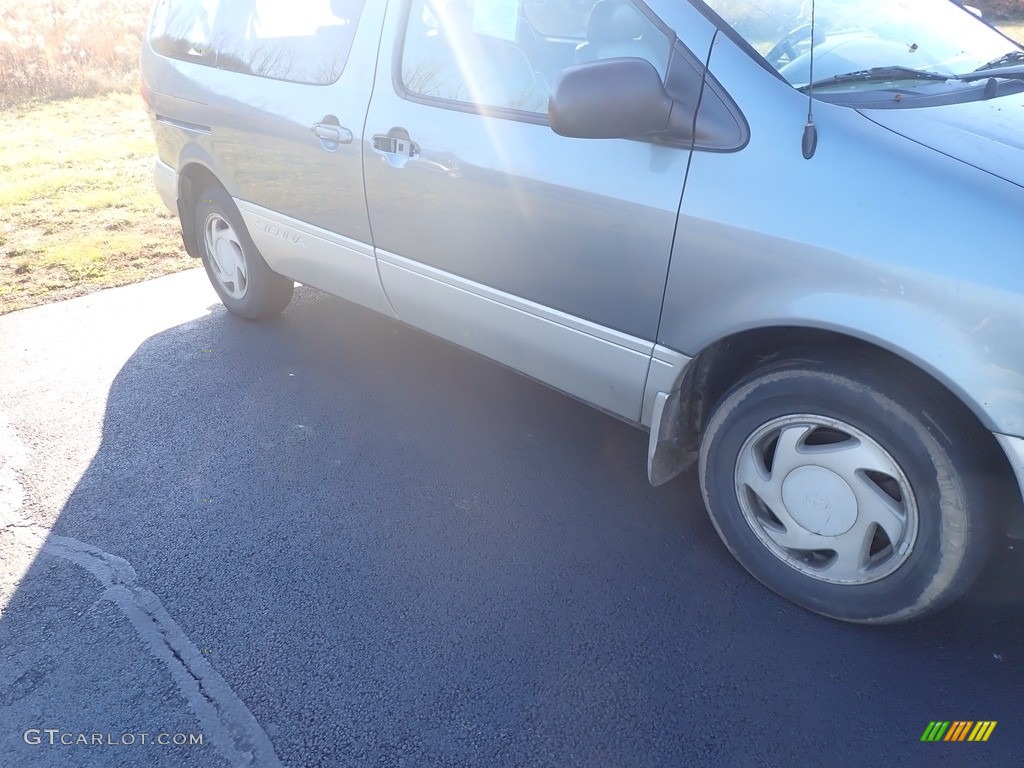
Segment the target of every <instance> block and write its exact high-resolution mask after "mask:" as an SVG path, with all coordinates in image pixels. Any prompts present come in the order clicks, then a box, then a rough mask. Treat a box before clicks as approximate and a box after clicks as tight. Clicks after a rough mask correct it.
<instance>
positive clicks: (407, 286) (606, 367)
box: [363, 0, 714, 421]
mask: <svg viewBox="0 0 1024 768" xmlns="http://www.w3.org/2000/svg"><path fill="white" fill-rule="evenodd" d="M549 3H550V5H549V6H548V9H547V10H548V11H550V10H551V6H556V5H558V3H554V2H550V0H549ZM545 5H546V4H545V3H540V2H533V3H531V2H529V0H527V2H526V3H525V4H522V3H520V0H411V1H408V2H392V3H390V8H389V11H388V17H387V18H386V20H385V27H384V36H383V42H382V46H381V52H380V59H379V64H378V72H377V79H376V84H375V87H374V93H373V97H372V99H371V102H370V108H369V113H368V116H367V124H366V133H365V135H364V137H363V140H364V159H365V179H366V193H367V202H368V206H369V215H370V222H371V225H372V229H373V236H374V244H375V246H376V253H377V258H378V266H379V269H380V274H381V281H382V283H383V285H384V288H385V291H386V292H387V294H388V297H389V299H390V300H391V303H392V305H393V307H394V309H395V311H396V313H397V314H398V316H399V318H401V319H402V320H405V321H407V322H409V323H411V324H413V325H416V326H418V327H420V328H423V329H425V330H427V331H429V332H431V333H434V334H436V335H439V336H441V337H444V338H448V339H451V340H453V341H455V342H457V343H459V344H461V345H463V346H466V347H469V348H471V349H474V350H476V351H478V352H481V353H483V354H485V355H487V356H489V357H492V358H494V359H497V360H499V361H501V362H503V363H506V364H508V365H510V366H512V367H514V368H516V369H518V370H520V371H523V372H524V373H526V374H528V375H530V376H533V377H535V378H537V379H540V380H542V381H545V382H547V383H548V384H551V385H553V386H555V387H557V388H559V389H562V390H563V391H566V392H569V393H571V394H574V395H576V396H578V397H581V398H583V399H585V400H587V401H588V402H590V403H593V404H594V405H597V406H598V407H600V408H603V409H605V410H607V411H609V412H612V413H615V414H617V415H619V416H622V417H624V418H627V419H629V420H632V421H639V420H640V410H641V404H642V400H643V389H644V385H645V381H646V377H647V372H648V366H649V364H650V359H651V354H652V351H653V348H654V340H655V339H656V337H657V331H658V323H659V316H660V311H661V305H662V298H663V293H664V288H665V281H666V276H667V272H668V267H669V257H670V253H671V250H672V242H673V234H674V230H675V226H676V217H677V213H678V210H679V205H680V199H681V195H682V192H683V183H684V180H685V175H686V168H687V163H688V160H689V156H690V147H689V146H687V145H680V144H667V143H658V142H656V141H644V140H626V139H611V140H608V139H601V140H595V139H577V138H566V137H563V136H559V135H556V134H555V133H554V132H553V131H552V130H551V128H550V127H549V126H548V122H547V105H548V96H549V94H550V88H551V83H552V82H553V81H554V79H555V78H556V77H557V76H558V74H559V73H560V72H561V71H562V70H564V69H565V68H566V67H568V66H571V65H573V64H578V63H585V62H588V61H594V60H598V59H602V58H611V57H620V56H635V57H639V58H645V59H647V60H648V61H650V62H651V63H652V64H654V66H655V68H656V69H658V71H659V73H660V74H661V76H662V77H663V79H664V77H665V75H666V71H667V70H668V68H669V60H670V58H671V59H672V61H673V65H672V66H673V67H675V66H676V59H677V58H679V57H677V56H674V55H673V45H674V44H675V39H674V38H675V36H674V34H673V33H672V32H671V31H670V30H669V29H667V28H665V27H664V25H662V24H661V23H660V22H659V21H658V19H657V18H656V17H654V16H653V14H652V13H651V12H650V11H649V10H648V9H647V7H646V6H644V5H643V4H641V3H639V2H632V0H600V2H595V3H593V8H592V9H590V12H589V20H588V19H587V18H586V17H581V18H580V19H579V20H577V22H576V23H575V27H574V26H573V23H572V22H570V21H564V20H562V21H560V18H559V16H558V15H557V14H556V15H551V14H550V13H548V14H546V15H542V14H540V13H533V15H532V16H531V8H532V9H535V10H536V9H541V8H543V7H544V6H545ZM562 5H564V6H566V7H567V8H569V7H572V6H573V5H575V6H576V7H577V8H578V7H580V4H579V3H575V4H573V3H562ZM682 5H684V6H685V7H686V8H687V9H689V10H688V11H678V12H676V15H677V16H682V15H684V14H685V15H686V17H687V21H688V32H687V35H688V40H689V41H690V42H691V45H694V46H696V48H697V56H696V57H692V56H691V58H693V60H694V61H703V60H704V59H705V58H706V57H707V52H708V49H709V47H710V45H711V41H712V38H713V36H714V28H713V27H712V25H711V24H710V23H709V22H708V21H707V20H706V19H705V18H704V17H703V16H701V15H700V14H699V13H697V12H696V11H694V10H693V9H692V8H691V7H690V6H688V5H686V4H682ZM675 45H676V47H677V48H679V47H680V46H678V44H675ZM684 64H685V62H684ZM697 82H698V85H697V88H699V82H700V78H699V77H698V80H697ZM690 96H691V98H693V99H694V101H695V96H696V94H691V95H690Z"/></svg>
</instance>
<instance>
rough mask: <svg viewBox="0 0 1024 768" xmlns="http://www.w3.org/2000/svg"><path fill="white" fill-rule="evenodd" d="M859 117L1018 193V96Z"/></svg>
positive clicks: (1021, 133)
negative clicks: (1000, 181) (1013, 187)
mask: <svg viewBox="0 0 1024 768" xmlns="http://www.w3.org/2000/svg"><path fill="white" fill-rule="evenodd" d="M859 111H860V113H861V114H862V115H864V117H866V118H868V119H869V120H871V121H873V122H875V123H878V124H879V125H881V126H883V127H885V128H888V129H889V130H890V131H893V132H894V133H898V134H899V135H901V136H904V137H906V138H908V139H910V140H911V141H916V142H917V143H918V144H923V145H924V146H926V147H930V148H931V149H934V150H935V151H937V152H941V153H943V154H944V155H949V156H950V157H954V158H956V159H957V160H962V161H963V162H965V163H968V164H969V165H973V166H974V167H975V168H980V169H981V170H983V171H987V172H988V173H991V174H992V175H993V176H998V177H999V178H1001V179H1006V180H1007V181H1009V182H1012V183H1014V184H1017V185H1018V186H1021V187H1024V93H1015V94H1012V95H1009V96H1000V97H997V98H994V99H988V100H986V101H971V102H966V103H962V104H947V105H945V106H941V107H922V108H912V109H862V110H859Z"/></svg>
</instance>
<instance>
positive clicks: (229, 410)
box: [0, 270, 1024, 768]
mask: <svg viewBox="0 0 1024 768" xmlns="http://www.w3.org/2000/svg"><path fill="white" fill-rule="evenodd" d="M646 446H647V436H646V434H644V433H643V432H641V431H639V430H636V429H634V428H632V427H630V426H628V425H625V424H622V423H620V422H618V421H616V420H615V419H613V418H611V417H609V416H606V415H604V414H601V413H599V412H597V411H594V410H592V409H590V408H588V407H586V406H584V405H582V404H580V403H578V402H576V401H574V400H572V399H570V398H568V397H565V396H563V395H561V394H559V393H557V392H554V391H552V390H549V389H547V388H545V387H543V386H541V385H539V384H536V383H535V382H532V381H530V380H528V379H525V378H523V377H521V376H519V375H517V374H515V373H512V372H510V371H508V370H505V369H503V368H501V367H499V366H497V365H495V364H493V363H490V362H488V361H486V360H484V359H482V358H479V357H477V356H474V355H472V354H470V353H468V352H465V351H462V350H460V349H458V348H456V347H453V346H450V345H448V344H446V343H444V342H441V341H438V340H436V339H433V338H431V337H429V336H425V335H423V334H421V333H418V332H416V331H413V330H410V329H406V328H404V327H402V326H400V325H399V324H397V323H395V322H392V321H389V320H387V319H385V318H382V317H379V316H377V315H374V314H373V313H371V312H369V311H366V310H363V309H360V308H358V307H355V306H353V305H351V304H348V303H346V302H343V301H341V300H338V299H334V298H331V297H329V296H326V295H324V294H322V293H319V292H317V291H315V290H312V289H309V288H299V289H298V290H297V294H296V299H295V301H294V302H293V304H292V305H291V306H290V307H289V308H288V310H287V311H286V312H285V313H284V315H283V316H282V318H280V320H277V321H274V322H270V323H262V324H251V323H245V322H242V321H239V320H237V319H235V318H233V317H231V316H229V315H228V314H227V313H226V312H225V311H224V309H223V307H222V306H221V305H220V304H219V303H218V302H217V300H216V297H215V295H214V293H213V291H212V290H211V289H210V288H209V286H208V285H207V283H206V278H205V275H204V274H203V273H202V272H201V271H200V270H192V271H189V272H185V273H181V274H177V275H173V276H170V277H166V278H161V279H158V280H153V281H151V282H148V283H144V284H141V285H136V286H129V287H125V288H118V289H114V290H110V291H104V292H102V293H98V294H93V295H91V296H87V297H83V298H80V299H74V300H71V301H68V302H63V303H60V304H55V305H50V306H45V307H39V308H35V309H30V310H25V311H22V312H17V313H14V314H11V315H7V316H4V317H0V766H3V767H4V768H6V767H7V766H13V767H16V768H17V767H20V766H32V767H34V766H54V767H58V766H59V767H60V768H63V767H64V766H113V767H115V768H117V767H120V766H146V767H147V768H150V767H153V768H164V767H165V766H168V767H169V766H182V765H190V766H191V765H195V766H211V767H218V766H230V767H232V768H233V767H234V766H268V767H272V766H278V765H282V766H331V767H334V766H380V767H385V766H483V767H485V768H498V767H503V766H552V768H563V767H565V766H582V767H584V768H592V767H593V768H596V767H598V766H610V767H613V768H618V767H620V766H621V767H623V768H624V767H626V766H629V767H630V768H632V767H634V766H680V767H685V766H805V765H828V766H833V767H839V766H890V765H899V766H932V765H948V766H1016V765H1021V764H1024V666H1022V657H1024V542H1012V541H1009V540H1007V541H1005V542H1004V543H1003V544H1002V545H1001V546H1000V549H999V552H998V553H997V557H996V559H995V561H994V563H993V565H992V567H991V568H990V569H989V571H988V572H987V573H986V574H985V576H984V578H983V579H982V581H981V583H980V584H979V585H978V586H977V588H976V589H974V590H973V591H972V592H971V593H970V594H969V595H968V596H967V597H966V598H965V599H964V600H962V601H961V602H960V603H958V604H957V605H955V606H954V607H953V608H951V609H949V610H948V611H946V612H945V613H942V614H940V615H939V616H936V617H934V618H931V619H926V620H923V621H919V622H917V623H912V624H909V625H903V626H898V627H862V626H851V625H845V624H840V623H837V622H834V621H830V620H827V619H823V618H820V617H818V616H815V615H813V614H810V613H808V612H806V611H804V610H802V609H800V608H797V607H795V606H793V605H790V604H789V603H787V602H785V601H783V600H782V599H780V598H778V597H776V596H775V595H774V594H772V593H770V592H769V591H767V590H766V589H764V588H763V587H761V586H760V585H759V584H757V583H756V582H755V581H754V580H753V579H751V578H750V577H749V576H747V574H746V573H745V572H744V571H743V570H742V569H741V568H740V567H739V566H738V565H737V564H736V563H735V562H734V561H733V560H732V559H731V557H730V556H729V554H728V553H727V551H726V550H725V548H724V547H723V546H722V545H721V543H720V542H719V540H718V538H717V536H716V535H715V532H714V529H713V528H712V526H711V525H710V523H709V522H708V520H707V517H706V515H705V513H704V511H703V506H702V502H701V499H700V492H699V488H698V484H697V481H696V476H695V475H694V474H693V473H692V472H691V473H688V474H686V475H685V476H683V477H681V478H679V479H677V480H675V481H673V482H672V483H669V484H668V485H666V486H663V487H660V488H651V487H650V486H649V484H648V483H647V480H646V474H645V469H646ZM935 720H943V721H946V720H949V721H966V720H970V721H981V720H991V721H996V722H997V726H996V727H995V729H994V731H993V732H992V735H991V737H990V738H989V740H988V741H987V742H985V743H945V742H944V743H923V742H922V741H921V736H922V734H923V732H924V731H925V729H926V727H927V726H928V724H929V723H930V722H931V721H935Z"/></svg>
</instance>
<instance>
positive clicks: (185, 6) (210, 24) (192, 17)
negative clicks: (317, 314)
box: [150, 0, 363, 85]
mask: <svg viewBox="0 0 1024 768" xmlns="http://www.w3.org/2000/svg"><path fill="white" fill-rule="evenodd" d="M362 9H363V0H288V2H287V3H283V2H281V1H280V0H241V1H238V0H235V1H234V2H227V1H226V0H225V1H224V2H219V1H218V0H162V1H161V2H160V3H159V4H158V6H157V9H156V12H155V14H154V17H153V27H152V31H151V35H150V39H151V42H152V45H153V49H154V50H155V51H157V53H162V54H163V55H165V56H171V57H173V58H177V59H183V60H186V61H196V62H199V63H203V64H207V65H210V66H215V67H217V68H219V69H227V70H231V71H233V72H242V73H245V74H250V75H257V76H259V77H268V78H273V79H275V80H288V81H291V82H297V83H310V84H314V85H325V84H327V83H332V82H334V81H335V80H337V79H338V77H339V76H340V75H341V73H342V71H343V70H344V68H345V62H346V61H347V60H348V55H349V52H350V50H351V48H352V40H353V38H354V37H355V30H356V24H357V23H358V21H359V16H360V14H361V12H362Z"/></svg>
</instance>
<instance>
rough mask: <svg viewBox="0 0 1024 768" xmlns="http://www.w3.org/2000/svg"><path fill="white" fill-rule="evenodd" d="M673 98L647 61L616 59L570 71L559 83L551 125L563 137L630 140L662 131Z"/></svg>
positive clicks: (550, 103)
mask: <svg viewBox="0 0 1024 768" xmlns="http://www.w3.org/2000/svg"><path fill="white" fill-rule="evenodd" d="M672 107H673V100H672V97H671V96H669V95H668V93H667V92H666V91H665V86H664V84H663V83H662V82H661V76H660V75H659V74H658V70H656V69H655V68H654V65H653V64H651V62H649V61H647V60H646V59H635V58H615V59H602V60H600V61H592V62H588V63H586V64H580V65H577V66H575V67H569V68H568V69H566V70H564V71H563V72H562V73H561V74H560V75H559V76H558V78H557V79H556V80H555V84H554V87H553V88H552V90H551V97H550V99H549V100H548V122H549V124H550V125H551V130H553V131H554V132H555V133H557V134H559V135H560V136H569V137H572V138H577V139H631V138H640V137H643V136H651V135H654V134H658V133H664V132H665V131H667V130H668V129H669V127H670V122H671V117H672Z"/></svg>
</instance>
